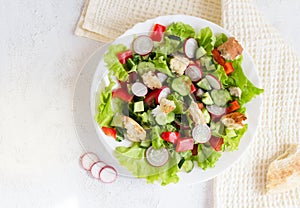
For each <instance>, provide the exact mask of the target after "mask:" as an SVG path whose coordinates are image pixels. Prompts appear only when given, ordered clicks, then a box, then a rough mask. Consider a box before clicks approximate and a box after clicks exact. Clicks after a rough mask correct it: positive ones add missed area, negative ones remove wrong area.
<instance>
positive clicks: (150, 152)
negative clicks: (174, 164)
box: [146, 146, 169, 167]
mask: <svg viewBox="0 0 300 208" xmlns="http://www.w3.org/2000/svg"><path fill="white" fill-rule="evenodd" d="M146 160H147V162H148V163H149V164H150V165H152V166H154V167H161V166H163V165H164V164H166V163H167V162H168V160H169V152H168V150H167V149H166V148H161V149H154V148H153V147H152V146H151V147H149V148H148V149H147V150H146Z"/></svg>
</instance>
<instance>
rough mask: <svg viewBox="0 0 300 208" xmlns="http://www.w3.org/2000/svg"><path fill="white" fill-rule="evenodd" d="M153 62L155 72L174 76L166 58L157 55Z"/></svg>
mask: <svg viewBox="0 0 300 208" xmlns="http://www.w3.org/2000/svg"><path fill="white" fill-rule="evenodd" d="M151 62H152V63H153V64H154V65H155V70H157V71H160V72H161V73H164V74H166V75H168V76H169V77H173V76H174V75H173V74H172V72H171V71H170V69H169V67H168V64H167V60H166V58H165V56H163V55H159V54H157V55H156V57H154V59H153V60H152V61H151Z"/></svg>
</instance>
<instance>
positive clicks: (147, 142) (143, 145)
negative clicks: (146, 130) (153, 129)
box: [140, 140, 151, 149]
mask: <svg viewBox="0 0 300 208" xmlns="http://www.w3.org/2000/svg"><path fill="white" fill-rule="evenodd" d="M150 145H151V140H142V141H141V143H140V147H141V148H144V149H147V148H148V147H150Z"/></svg>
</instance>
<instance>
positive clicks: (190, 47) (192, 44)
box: [183, 38, 198, 59]
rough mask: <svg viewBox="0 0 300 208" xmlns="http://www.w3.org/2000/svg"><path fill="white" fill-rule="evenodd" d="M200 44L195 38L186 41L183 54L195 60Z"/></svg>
mask: <svg viewBox="0 0 300 208" xmlns="http://www.w3.org/2000/svg"><path fill="white" fill-rule="evenodd" d="M197 48H198V42H197V41H196V40H195V39H194V38H188V39H186V40H185V41H184V45H183V52H184V54H185V56H186V57H187V58H189V59H193V58H195V55H196V50H197Z"/></svg>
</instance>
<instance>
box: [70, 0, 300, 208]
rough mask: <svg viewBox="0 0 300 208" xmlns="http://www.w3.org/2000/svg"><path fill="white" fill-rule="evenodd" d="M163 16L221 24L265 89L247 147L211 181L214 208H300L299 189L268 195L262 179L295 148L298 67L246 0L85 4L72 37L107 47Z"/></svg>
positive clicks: (299, 115) (299, 119)
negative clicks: (274, 162)
mask: <svg viewBox="0 0 300 208" xmlns="http://www.w3.org/2000/svg"><path fill="white" fill-rule="evenodd" d="M167 14H188V15H192V16H197V17H201V18H204V19H207V20H209V21H212V22H215V23H216V24H221V25H222V26H223V27H224V28H225V29H227V30H228V31H229V32H230V33H232V34H233V35H234V36H235V37H236V38H237V39H238V40H239V41H240V42H241V43H242V45H243V46H244V47H245V48H246V49H247V50H248V52H249V53H250V54H251V56H252V57H253V59H254V62H255V64H256V66H257V67H258V71H259V75H260V78H261V81H262V84H263V88H264V89H265V92H264V94H263V106H262V116H261V118H260V126H259V128H258V131H257V132H256V134H255V136H254V142H253V143H252V146H251V148H250V149H249V150H248V151H247V152H246V154H245V155H244V156H243V157H242V159H241V160H239V162H237V163H236V164H235V165H233V166H232V167H231V168H229V169H228V170H226V171H225V172H224V173H222V174H221V175H219V176H218V177H216V178H215V179H214V190H215V193H214V196H215V199H214V201H215V207H218V208H219V207H220V208H223V207H230V208H234V207H282V208H283V207H284V208H286V207H289V208H292V207H299V206H300V189H299V188H298V189H294V190H291V191H289V192H287V193H281V194H272V195H271V194H266V193H265V178H266V171H267V168H268V164H269V163H270V162H271V160H273V159H274V158H276V157H277V156H278V155H280V154H281V153H282V152H283V151H284V149H285V148H287V147H288V145H287V144H289V143H299V139H300V135H299V130H300V94H299V92H298V90H299V89H300V62H299V59H298V58H297V56H296V55H295V53H294V52H293V51H292V49H291V48H290V47H289V46H288V45H287V44H286V43H285V42H284V41H283V40H282V39H281V37H280V35H279V33H278V32H277V31H276V30H275V29H274V28H272V27H271V26H270V25H268V24H267V23H266V22H265V21H264V19H263V18H262V16H261V14H260V13H259V12H258V11H257V9H256V7H255V6H254V5H253V3H252V2H251V1H250V0H243V1H240V0H223V1H222V2H221V0H214V1H209V0H188V1H180V0H166V1H163V0H153V1H145V0H135V1H133V0H122V1H121V0H88V1H87V2H86V4H85V7H84V9H83V12H82V15H81V17H80V20H79V22H78V25H77V27H76V31H75V33H76V34H77V35H79V36H84V37H87V38H92V39H95V40H99V41H103V42H109V41H112V40H114V39H115V38H116V37H118V36H119V35H121V34H122V33H123V32H124V31H126V30H127V29H129V28H130V27H132V26H133V25H134V24H136V23H138V22H142V21H145V20H146V19H149V18H153V17H156V16H159V15H167ZM251 116H255V115H251Z"/></svg>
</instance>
